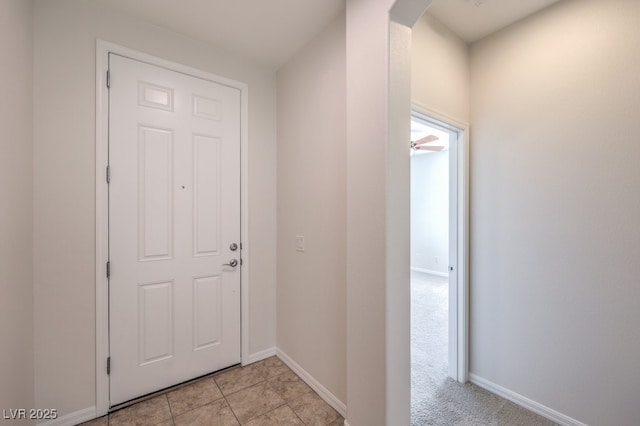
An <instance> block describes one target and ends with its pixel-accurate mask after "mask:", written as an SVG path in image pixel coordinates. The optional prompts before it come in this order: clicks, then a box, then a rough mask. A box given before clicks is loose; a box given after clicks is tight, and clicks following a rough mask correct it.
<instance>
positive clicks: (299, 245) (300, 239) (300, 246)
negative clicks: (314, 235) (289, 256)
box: [296, 235, 304, 251]
mask: <svg viewBox="0 0 640 426" xmlns="http://www.w3.org/2000/svg"><path fill="white" fill-rule="evenodd" d="M296 251H304V236H303V235H296Z"/></svg>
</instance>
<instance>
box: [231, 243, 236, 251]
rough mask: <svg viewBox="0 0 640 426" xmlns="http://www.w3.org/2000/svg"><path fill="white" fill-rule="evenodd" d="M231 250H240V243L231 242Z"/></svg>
mask: <svg viewBox="0 0 640 426" xmlns="http://www.w3.org/2000/svg"><path fill="white" fill-rule="evenodd" d="M229 250H231V251H236V250H238V245H237V244H236V243H231V245H230V246H229Z"/></svg>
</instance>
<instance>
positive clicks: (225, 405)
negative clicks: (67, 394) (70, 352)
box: [84, 357, 344, 426]
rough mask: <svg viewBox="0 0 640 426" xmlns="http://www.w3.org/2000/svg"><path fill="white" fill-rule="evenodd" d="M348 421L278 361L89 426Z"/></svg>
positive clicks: (317, 425)
mask: <svg viewBox="0 0 640 426" xmlns="http://www.w3.org/2000/svg"><path fill="white" fill-rule="evenodd" d="M343 424H344V419H343V418H342V417H341V416H340V414H338V413H337V412H336V411H335V410H334V409H333V408H331V407H330V406H329V405H328V404H327V403H325V402H324V401H323V400H322V399H321V398H320V397H319V396H318V395H317V394H316V393H315V392H314V391H313V390H312V389H311V388H310V387H309V386H307V384H306V383H304V382H303V381H302V380H301V379H300V378H299V377H298V376H297V375H296V374H295V373H293V371H291V370H290V369H289V367H287V366H286V365H285V364H284V363H283V362H282V361H280V360H279V359H278V358H276V357H271V358H267V359H265V360H263V361H260V362H257V363H254V364H251V365H248V366H246V367H237V368H233V369H231V370H228V371H224V372H222V373H218V374H213V375H211V376H207V377H205V378H203V379H200V380H198V381H196V382H193V383H190V384H187V385H185V386H181V387H179V388H177V389H174V390H171V391H169V392H167V393H165V394H162V395H159V396H156V397H154V398H152V399H148V400H146V401H143V402H139V403H137V404H135V405H132V406H130V407H127V408H123V409H122V410H119V411H116V412H114V413H111V414H110V415H108V416H104V417H101V418H99V419H96V420H93V421H91V422H88V423H84V425H85V426H107V425H109V426H117V425H127V426H129V425H131V426H134V425H135V426H138V425H139V426H143V425H150V426H151V425H153V426H155V425H157V426H170V425H175V426H182V425H196V426H199V425H202V426H205V425H206V426H218V425H220V426H237V425H247V426H288V425H291V426H294V425H301V426H304V425H308V426H342V425H343Z"/></svg>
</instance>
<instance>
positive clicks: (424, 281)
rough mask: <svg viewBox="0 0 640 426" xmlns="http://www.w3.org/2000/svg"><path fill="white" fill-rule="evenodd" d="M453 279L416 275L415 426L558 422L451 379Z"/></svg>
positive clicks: (413, 345) (529, 425)
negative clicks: (450, 299)
mask: <svg viewBox="0 0 640 426" xmlns="http://www.w3.org/2000/svg"><path fill="white" fill-rule="evenodd" d="M447 286H448V279H447V278H445V277H439V276H437V275H431V274H425V273H422V272H415V271H413V272H411V424H412V425H413V426H422V425H442V426H445V425H446V426H454V425H461V426H462V425H465V426H466V425H478V426H480V425H492V426H538V425H545V426H546V425H555V423H553V422H551V421H549V420H547V419H545V418H543V417H540V416H538V415H537V414H535V413H532V412H530V411H528V410H526V409H524V408H522V407H520V406H518V405H516V404H514V403H512V402H511V401H507V400H505V399H503V398H501V397H499V396H497V395H494V394H492V393H490V392H488V391H486V390H484V389H482V388H480V387H478V386H476V385H474V384H471V383H467V384H464V385H463V384H460V383H458V382H456V381H454V380H451V379H449V378H447V362H448V361H447V358H448V357H447V352H448V332H447V327H448V288H447Z"/></svg>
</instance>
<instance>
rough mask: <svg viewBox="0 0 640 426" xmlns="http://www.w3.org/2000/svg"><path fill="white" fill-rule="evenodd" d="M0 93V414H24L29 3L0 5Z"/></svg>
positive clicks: (28, 299) (29, 305)
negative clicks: (10, 411)
mask: <svg viewBox="0 0 640 426" xmlns="http://www.w3.org/2000/svg"><path fill="white" fill-rule="evenodd" d="M0 93H2V101H0V129H2V137H1V138H0V182H2V184H0V347H1V349H0V409H6V410H8V409H17V408H25V409H28V408H32V407H34V390H33V272H32V265H33V262H32V256H33V240H32V238H33V223H32V218H33V130H32V123H33V3H32V2H31V1H25V0H3V1H1V2H0ZM15 423H16V424H17V423H20V424H26V423H28V421H25V420H18V421H16V422H15Z"/></svg>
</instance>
